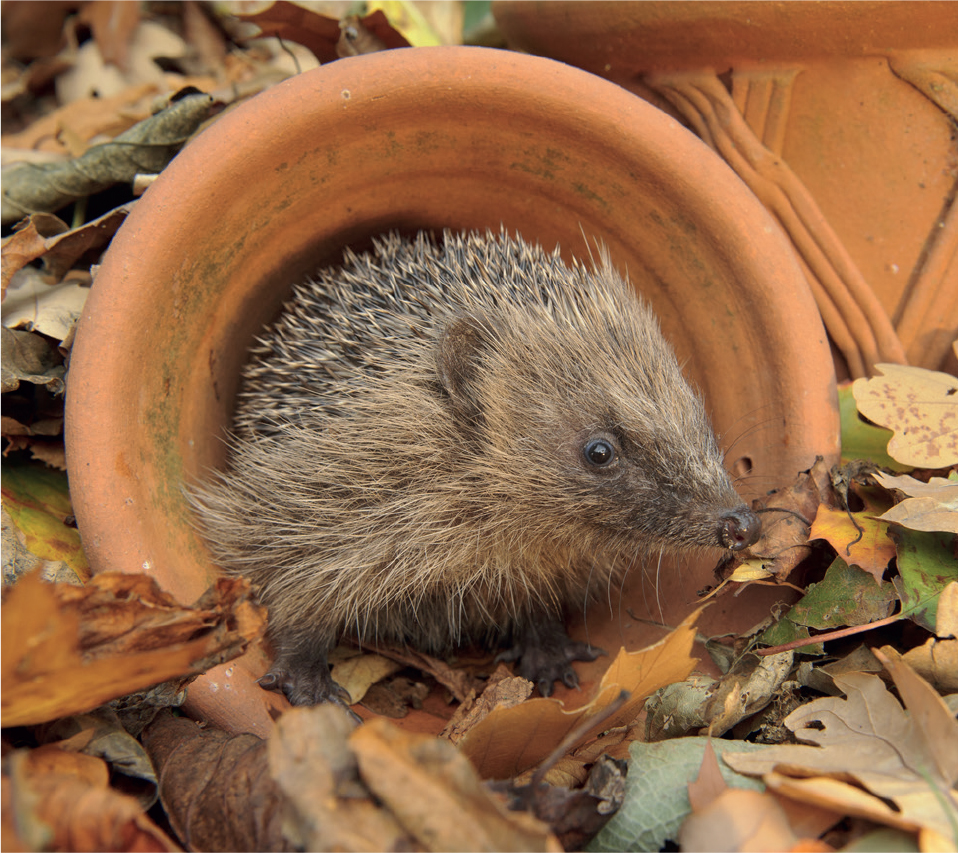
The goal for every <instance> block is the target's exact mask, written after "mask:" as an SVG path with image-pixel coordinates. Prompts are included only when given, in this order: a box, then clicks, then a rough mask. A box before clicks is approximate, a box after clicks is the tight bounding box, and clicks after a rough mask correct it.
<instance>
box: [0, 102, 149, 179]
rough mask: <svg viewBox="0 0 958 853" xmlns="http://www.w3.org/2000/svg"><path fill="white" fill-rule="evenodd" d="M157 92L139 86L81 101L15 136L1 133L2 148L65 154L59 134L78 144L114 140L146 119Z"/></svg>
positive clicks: (68, 105)
mask: <svg viewBox="0 0 958 853" xmlns="http://www.w3.org/2000/svg"><path fill="white" fill-rule="evenodd" d="M158 93H159V89H158V88H157V87H156V86H155V85H153V84H140V85H137V86H131V87H129V88H127V89H125V90H124V91H122V92H119V93H118V94H116V95H111V96H109V97H99V96H98V97H89V98H81V99H79V100H76V101H73V102H72V103H68V104H65V105H64V106H62V107H60V108H59V109H56V110H54V111H53V112H51V113H47V114H46V115H44V116H43V117H41V118H38V119H37V120H36V121H35V122H33V123H32V124H31V125H30V126H29V127H27V128H25V129H24V130H22V131H20V132H19V133H7V134H4V135H3V137H2V140H3V147H4V149H5V150H15V149H22V150H25V151H49V152H56V153H59V154H67V153H69V149H68V148H67V146H66V144H65V142H64V141H63V139H62V138H61V134H64V135H68V136H69V137H71V138H72V139H74V140H78V141H79V142H80V143H81V144H86V143H88V142H89V141H90V140H91V139H93V138H94V137H97V136H108V137H115V136H117V135H118V134H121V133H123V131H125V130H129V129H130V128H131V127H133V125H135V124H136V123H137V122H138V121H142V120H143V119H146V118H149V117H150V115H151V113H152V110H151V105H152V103H153V99H154V98H155V97H156V95H157V94H158ZM14 159H15V158H14ZM5 162H6V161H5Z"/></svg>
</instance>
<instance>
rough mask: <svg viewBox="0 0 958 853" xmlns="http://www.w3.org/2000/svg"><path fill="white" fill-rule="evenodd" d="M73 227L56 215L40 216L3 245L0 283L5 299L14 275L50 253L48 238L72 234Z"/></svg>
mask: <svg viewBox="0 0 958 853" xmlns="http://www.w3.org/2000/svg"><path fill="white" fill-rule="evenodd" d="M68 230H69V226H68V225H67V224H66V223H65V222H64V221H63V220H62V219H60V218H58V217H56V216H54V215H53V214H52V213H38V214H36V215H34V216H31V217H29V218H28V219H27V220H26V221H25V222H21V223H19V224H18V226H17V228H16V229H15V230H14V232H13V234H11V235H10V236H9V237H4V238H3V241H2V243H0V246H2V248H0V283H2V294H0V295H2V296H6V293H7V288H8V287H9V286H10V280H11V279H12V278H13V274H14V273H15V272H16V271H17V270H20V269H23V267H25V266H26V265H27V264H29V263H30V262H31V261H33V260H36V259H37V258H39V257H40V256H41V255H43V254H45V253H46V251H47V243H46V241H47V238H49V237H55V236H56V235H57V234H62V233H63V232H64V231H68Z"/></svg>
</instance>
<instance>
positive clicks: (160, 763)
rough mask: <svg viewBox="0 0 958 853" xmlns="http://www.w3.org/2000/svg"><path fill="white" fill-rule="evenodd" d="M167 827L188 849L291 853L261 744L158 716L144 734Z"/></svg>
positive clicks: (180, 719)
mask: <svg viewBox="0 0 958 853" xmlns="http://www.w3.org/2000/svg"><path fill="white" fill-rule="evenodd" d="M143 746H144V747H146V750H147V752H148V753H149V754H150V758H151V759H152V760H153V764H154V766H155V767H156V773H157V777H158V779H159V784H160V800H161V802H162V803H163V807H164V809H165V811H166V815H167V817H168V819H169V821H170V826H172V827H173V830H174V831H175V832H176V834H177V835H178V836H179V838H180V840H181V841H182V842H183V843H184V845H185V846H186V847H187V848H189V849H191V850H264V851H273V850H291V849H293V848H292V845H290V844H289V843H288V842H287V841H286V839H285V836H284V835H283V830H282V817H283V809H282V802H283V797H282V793H281V792H280V789H279V786H278V785H277V784H276V782H275V781H274V780H273V779H272V778H271V776H270V772H269V766H268V764H267V761H266V748H267V747H266V741H264V740H261V739H260V738H258V737H256V736H255V735H250V734H240V735H231V734H228V733H227V732H224V731H220V730H218V729H204V728H200V727H199V725H197V724H196V723H194V722H193V721H192V720H188V719H186V718H185V717H173V716H172V715H171V714H170V713H169V712H168V711H167V712H163V713H161V714H160V715H159V716H158V717H157V718H156V720H154V721H153V723H152V724H150V725H149V726H148V727H147V728H146V730H145V731H144V733H143Z"/></svg>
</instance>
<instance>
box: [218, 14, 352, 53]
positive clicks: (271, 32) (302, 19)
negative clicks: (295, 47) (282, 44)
mask: <svg viewBox="0 0 958 853" xmlns="http://www.w3.org/2000/svg"><path fill="white" fill-rule="evenodd" d="M236 17H237V18H239V19H240V20H241V21H248V22H249V23H251V24H256V26H258V27H259V28H260V32H261V34H262V35H263V36H276V37H278V38H281V39H286V40H288V41H293V42H296V43H297V44H301V45H303V47H306V48H309V50H310V51H311V52H312V54H313V55H314V56H315V57H316V58H317V59H318V60H319V61H320V62H321V63H327V62H332V61H333V60H334V59H337V58H338V57H337V54H336V42H338V41H339V20H338V19H337V18H330V17H328V16H327V15H320V14H318V13H316V12H314V11H312V10H311V9H306V8H303V7H302V6H298V5H296V4H295V3H289V2H287V0H277V2H275V3H271V4H270V5H269V6H267V7H266V8H265V9H262V10H261V11H259V12H253V13H252V14H249V15H237V16H236Z"/></svg>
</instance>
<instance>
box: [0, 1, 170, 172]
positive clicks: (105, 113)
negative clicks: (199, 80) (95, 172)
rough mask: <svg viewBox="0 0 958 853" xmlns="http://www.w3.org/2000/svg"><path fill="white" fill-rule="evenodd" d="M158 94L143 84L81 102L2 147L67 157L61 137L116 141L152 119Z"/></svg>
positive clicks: (8, 135) (6, 139) (16, 135)
mask: <svg viewBox="0 0 958 853" xmlns="http://www.w3.org/2000/svg"><path fill="white" fill-rule="evenodd" d="M4 5H6V4H4ZM158 93H159V90H158V89H157V87H156V86H155V85H153V84H152V83H141V84H139V85H136V86H130V87H129V88H128V89H125V90H124V91H122V92H119V93H118V94H116V95H111V96H109V97H103V98H93V97H89V98H80V99H78V100H75V101H72V102H71V103H69V104H65V105H64V106H62V107H60V108H59V109H56V110H54V111H53V112H51V113H47V114H46V115H44V116H42V117H41V118H38V119H37V120H36V121H34V122H33V123H32V124H31V125H30V126H29V127H27V128H25V129H24V130H22V131H20V132H19V133H6V134H4V135H3V137H2V140H3V147H4V148H5V149H7V150H11V149H21V150H29V151H51V152H57V153H61V154H66V153H68V152H69V149H68V146H67V145H66V144H65V142H64V141H63V140H62V139H61V133H66V134H67V135H69V136H70V137H72V138H73V139H75V140H79V141H80V142H82V143H86V142H89V141H90V140H91V139H93V138H94V137H96V136H109V137H115V136H117V135H118V134H121V133H123V131H125V130H129V129H130V128H131V127H133V125H135V124H136V123H137V122H138V121H142V120H143V119H146V118H149V117H150V114H151V105H152V103H153V99H154V98H155V97H156V95H157V94H158Z"/></svg>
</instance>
